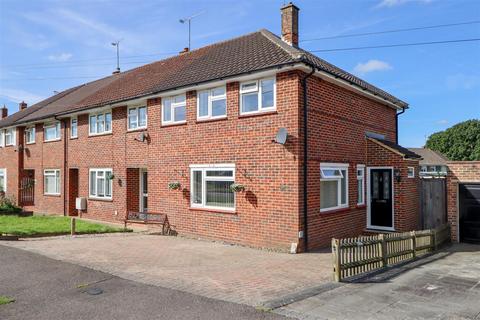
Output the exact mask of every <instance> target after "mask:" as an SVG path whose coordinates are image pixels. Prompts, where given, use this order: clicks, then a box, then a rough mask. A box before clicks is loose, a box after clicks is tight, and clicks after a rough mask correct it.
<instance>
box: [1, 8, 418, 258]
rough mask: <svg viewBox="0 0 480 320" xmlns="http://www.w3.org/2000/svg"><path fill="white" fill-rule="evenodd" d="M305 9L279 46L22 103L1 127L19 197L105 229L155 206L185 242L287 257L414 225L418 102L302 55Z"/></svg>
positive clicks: (167, 65) (253, 47)
mask: <svg viewBox="0 0 480 320" xmlns="http://www.w3.org/2000/svg"><path fill="white" fill-rule="evenodd" d="M298 13H299V9H298V8H297V7H296V6H295V5H293V4H291V3H290V4H287V5H285V6H284V7H282V8H281V16H282V19H281V37H278V36H276V35H275V34H273V33H271V32H270V31H267V30H263V29H262V30H259V31H257V32H253V33H250V34H246V35H243V36H240V37H238V38H234V39H231V40H227V41H223V42H219V43H215V44H212V45H209V46H206V47H202V48H199V49H196V50H192V51H190V52H182V53H180V54H179V55H176V56H174V57H171V58H168V59H165V60H161V61H158V62H154V63H151V64H148V65H144V66H142V67H139V68H135V69H132V70H129V71H126V72H121V73H116V74H113V75H112V76H109V77H106V78H103V79H100V80H97V81H93V82H90V83H86V84H83V85H80V86H77V87H74V88H71V89H68V90H66V91H63V92H61V93H58V94H56V95H54V96H52V97H50V98H48V99H46V100H44V101H41V102H39V103H37V104H35V105H33V106H30V107H26V105H24V104H22V105H21V106H20V110H19V111H18V112H16V113H14V114H12V115H11V116H8V117H2V120H0V128H1V131H0V132H1V137H0V138H1V139H0V140H1V141H2V142H1V147H0V168H1V169H0V170H1V171H0V183H2V185H3V188H4V189H5V190H6V193H7V195H9V196H12V197H15V198H16V199H17V201H18V202H19V204H20V205H22V206H24V207H25V208H26V209H28V210H33V211H35V212H45V213H54V214H64V215H70V216H75V215H77V214H78V211H77V210H76V209H75V200H76V199H77V198H85V199H86V209H85V210H83V211H82V212H81V214H82V216H83V217H86V218H91V219H98V220H105V221H117V222H119V221H123V220H124V219H125V218H126V216H127V214H128V212H159V213H163V214H166V215H167V217H168V220H169V222H170V224H171V225H173V226H174V228H175V230H176V231H177V232H178V233H180V234H185V235H195V236H199V237H204V238H210V239H217V240H223V241H227V242H232V243H239V244H244V245H249V246H254V247H268V248H275V249H279V250H289V249H290V248H291V247H294V248H295V247H297V246H298V250H299V251H304V250H307V249H313V248H319V247H324V246H328V245H329V244H330V242H331V238H332V237H349V236H356V235H359V234H362V233H364V232H385V231H407V230H413V229H416V228H418V225H419V213H418V212H419V197H418V184H419V176H418V168H419V159H420V157H419V156H418V155H417V154H415V153H413V152H411V151H409V150H408V149H405V148H402V147H401V146H399V145H398V144H397V136H398V129H397V128H398V125H397V124H398V115H399V114H400V113H401V112H403V111H404V110H406V109H407V108H408V104H407V103H405V102H403V101H401V100H400V99H398V98H395V97H394V96H392V95H391V94H389V93H387V92H385V91H383V90H381V89H379V88H377V87H375V86H373V85H371V84H369V83H367V82H365V81H363V80H361V79H359V78H358V77H356V76H354V75H352V74H350V73H348V72H346V71H344V70H342V69H340V68H338V67H336V66H334V65H332V64H330V63H328V62H326V61H324V60H322V59H320V58H318V57H317V56H315V55H313V54H312V53H309V52H307V51H305V50H303V49H301V48H300V47H299V42H298V41H299V34H298ZM3 112H5V111H3ZM233 183H235V184H236V185H237V187H238V185H240V187H239V188H237V189H236V190H232V188H231V186H232V184H233ZM169 186H175V188H169ZM242 187H244V190H242ZM172 189H176V190H172Z"/></svg>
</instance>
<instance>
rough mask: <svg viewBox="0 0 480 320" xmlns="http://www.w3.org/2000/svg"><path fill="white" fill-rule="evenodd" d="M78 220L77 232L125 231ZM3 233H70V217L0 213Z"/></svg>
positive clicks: (0, 232)
mask: <svg viewBox="0 0 480 320" xmlns="http://www.w3.org/2000/svg"><path fill="white" fill-rule="evenodd" d="M76 222H77V224H76V233H77V234H86V233H109V232H124V231H125V230H124V229H123V228H115V227H110V226H106V225H102V224H98V223H92V222H88V221H82V220H77V221H76ZM127 231H131V230H127ZM2 233H4V234H11V235H17V236H35V235H39V236H40V235H42V234H44V235H55V234H69V233H70V218H69V217H54V216H33V217H18V216H1V215H0V234H2Z"/></svg>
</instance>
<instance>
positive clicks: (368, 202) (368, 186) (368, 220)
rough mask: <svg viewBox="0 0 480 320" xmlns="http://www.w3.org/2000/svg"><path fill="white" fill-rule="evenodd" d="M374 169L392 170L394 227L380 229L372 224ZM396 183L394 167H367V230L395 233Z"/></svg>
mask: <svg viewBox="0 0 480 320" xmlns="http://www.w3.org/2000/svg"><path fill="white" fill-rule="evenodd" d="M372 169H389V170H390V183H391V185H392V186H391V188H392V227H379V226H373V225H372V224H371V210H372V208H371V206H372V204H371V194H372V192H371V190H370V188H371V185H370V176H371V170H372ZM394 186H395V182H394V181H393V167H367V229H374V230H385V231H395V190H394Z"/></svg>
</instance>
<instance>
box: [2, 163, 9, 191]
mask: <svg viewBox="0 0 480 320" xmlns="http://www.w3.org/2000/svg"><path fill="white" fill-rule="evenodd" d="M0 176H3V181H4V183H5V185H4V186H3V192H5V193H7V186H8V182H7V168H2V169H0ZM0 191H1V190H0Z"/></svg>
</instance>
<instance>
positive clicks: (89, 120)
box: [88, 110, 113, 137]
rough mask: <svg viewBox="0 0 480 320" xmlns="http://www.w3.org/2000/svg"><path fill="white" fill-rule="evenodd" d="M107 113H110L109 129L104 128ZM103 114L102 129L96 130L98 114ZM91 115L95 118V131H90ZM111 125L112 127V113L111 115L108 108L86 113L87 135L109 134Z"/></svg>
mask: <svg viewBox="0 0 480 320" xmlns="http://www.w3.org/2000/svg"><path fill="white" fill-rule="evenodd" d="M107 114H109V115H110V119H111V120H110V129H109V130H106V127H107V120H106V119H107ZM102 115H103V131H102V132H98V123H99V121H98V117H99V116H102ZM92 117H95V118H96V120H95V131H92V126H91V124H92V122H91V119H92ZM112 127H113V115H112V111H111V110H108V111H103V112H95V113H90V114H89V115H88V136H90V137H91V136H101V135H105V134H110V133H112Z"/></svg>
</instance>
